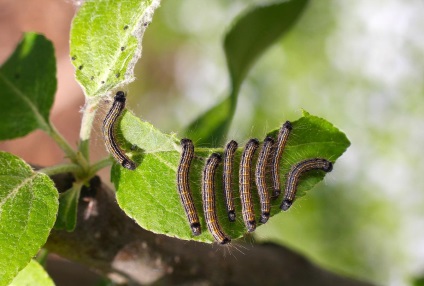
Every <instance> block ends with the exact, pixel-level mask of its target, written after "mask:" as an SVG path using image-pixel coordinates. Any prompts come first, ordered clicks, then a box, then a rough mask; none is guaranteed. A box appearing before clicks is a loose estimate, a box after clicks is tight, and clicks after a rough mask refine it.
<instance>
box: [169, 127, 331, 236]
mask: <svg viewBox="0 0 424 286" xmlns="http://www.w3.org/2000/svg"><path fill="white" fill-rule="evenodd" d="M291 129H292V125H291V123H290V122H289V121H286V122H285V123H284V124H283V126H282V127H281V128H280V131H279V133H278V136H277V140H274V139H273V138H271V137H266V138H265V140H264V142H263V144H262V148H261V150H260V153H259V156H258V160H257V162H256V168H255V169H254V170H255V172H254V174H253V175H254V178H255V184H256V188H257V190H258V195H259V200H260V208H261V215H260V219H259V221H260V222H261V223H262V224H264V223H266V222H267V221H268V219H269V216H270V211H271V199H276V198H278V196H279V194H280V193H281V189H280V185H281V184H280V175H279V168H280V161H281V157H282V154H283V151H284V147H285V145H286V142H287V139H288V137H289V134H290V131H291ZM259 146H260V143H259V141H258V139H255V138H254V139H250V140H249V141H248V142H247V143H246V145H245V147H244V150H243V153H242V155H241V160H240V166H239V194H240V202H241V206H242V216H243V221H244V224H245V226H246V229H247V231H248V232H253V231H254V230H255V229H256V218H255V213H254V210H253V209H254V207H253V201H252V192H251V181H252V170H253V166H252V164H253V157H254V154H255V152H256V150H257V149H258V148H259ZM181 147H182V152H181V159H180V164H179V165H178V171H177V189H178V193H179V195H180V199H181V203H182V205H183V207H184V210H185V212H186V215H187V219H188V221H189V224H190V227H191V229H192V232H193V235H195V236H196V235H199V234H200V233H201V229H200V223H199V218H198V215H197V212H196V208H195V206H194V202H193V197H192V195H191V190H190V184H189V170H190V164H191V161H192V159H193V157H194V145H193V142H192V141H191V140H190V139H187V138H184V139H182V140H181ZM237 147H238V144H237V142H235V141H233V140H232V141H230V142H229V143H228V144H227V145H226V147H225V151H224V156H223V157H224V158H223V161H224V163H223V164H224V166H223V177H222V181H223V189H224V199H225V204H226V208H227V213H228V219H229V221H230V222H234V221H235V218H236V213H235V207H234V202H233V190H232V186H231V182H232V174H233V169H234V167H233V159H234V154H235V152H236V150H237ZM221 161H222V155H221V154H219V153H213V154H211V155H210V157H209V158H208V159H207V161H206V163H205V166H204V168H203V173H202V183H201V185H202V203H203V212H204V215H205V221H206V225H207V227H208V230H209V232H210V233H211V234H212V236H213V238H214V239H215V241H216V242H218V243H219V244H227V243H229V242H230V241H231V238H230V237H228V235H226V234H225V233H224V231H223V230H222V228H221V226H220V224H219V222H218V217H217V214H216V212H217V211H216V200H215V179H216V178H215V173H216V170H217V168H218V166H219V164H220V163H221ZM269 162H271V164H269ZM269 166H270V167H271V174H272V181H273V191H272V196H271V194H270V193H269V190H268V188H267V186H266V173H267V168H268V167H269ZM332 168H333V165H332V163H331V162H330V161H328V160H326V159H322V158H311V159H307V160H303V161H301V162H298V163H296V164H294V165H293V166H292V167H291V168H290V171H289V172H288V174H287V180H286V185H285V190H284V198H283V201H282V203H281V205H280V209H281V210H284V211H286V210H288V209H289V208H290V206H291V205H292V203H293V201H294V199H295V196H296V189H297V185H298V183H299V179H300V177H301V176H302V174H304V173H305V172H308V171H311V170H322V171H324V172H330V171H331V170H332Z"/></svg>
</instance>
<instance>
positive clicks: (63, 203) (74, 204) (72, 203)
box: [54, 183, 82, 231]
mask: <svg viewBox="0 0 424 286" xmlns="http://www.w3.org/2000/svg"><path fill="white" fill-rule="evenodd" d="M81 188H82V184H81V183H74V184H73V185H72V188H71V189H69V190H67V191H66V192H64V193H61V194H60V196H59V212H58V214H57V219H56V223H55V224H54V228H55V229H64V230H66V231H74V229H75V226H76V225H77V211H78V201H79V197H80V193H81Z"/></svg>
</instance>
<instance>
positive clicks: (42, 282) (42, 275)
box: [9, 260, 54, 286]
mask: <svg viewBox="0 0 424 286" xmlns="http://www.w3.org/2000/svg"><path fill="white" fill-rule="evenodd" d="M24 285H28V286H30V285H37V286H54V283H53V280H52V279H51V278H50V277H49V275H48V274H47V272H46V271H45V270H44V268H43V267H42V266H41V265H40V264H39V263H38V262H37V261H35V260H31V262H30V263H29V264H28V265H27V266H26V267H25V268H24V269H23V270H22V271H21V272H19V274H18V276H16V277H15V279H13V282H12V283H11V284H10V285H9V286H24Z"/></svg>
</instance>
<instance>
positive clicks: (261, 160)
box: [255, 137, 274, 223]
mask: <svg viewBox="0 0 424 286" xmlns="http://www.w3.org/2000/svg"><path fill="white" fill-rule="evenodd" d="M273 144H274V139H273V138H271V137H266V138H265V140H264V143H263V145H262V149H261V152H260V153H259V157H258V162H257V163H256V170H255V182H256V188H257V189H258V194H259V200H260V205H261V218H260V220H259V221H260V222H261V223H266V222H267V221H268V218H269V214H270V211H271V199H270V195H269V193H268V189H267V186H266V167H267V165H268V161H269V157H270V155H271V152H272V147H273Z"/></svg>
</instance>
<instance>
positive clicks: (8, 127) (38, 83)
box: [0, 33, 57, 140]
mask: <svg viewBox="0 0 424 286" xmlns="http://www.w3.org/2000/svg"><path fill="white" fill-rule="evenodd" d="M56 85H57V83H56V60H55V56H54V50H53V45H52V43H51V42H50V41H49V40H47V39H46V38H45V37H44V36H42V35H37V34H34V33H26V34H25V35H24V38H23V39H22V41H21V42H20V43H19V45H18V47H17V48H16V50H15V52H14V53H13V54H12V56H11V57H10V58H9V59H8V60H7V62H6V63H5V64H4V65H3V66H2V67H1V68H0V90H1V92H0V106H1V109H2V111H1V114H2V120H1V121H0V139H3V140H4V139H12V138H17V137H21V136H24V135H26V134H28V133H29V132H31V131H34V130H35V129H37V128H40V129H43V130H45V131H46V130H49V126H48V122H49V114H50V109H51V107H52V104H53V99H54V94H55V92H56Z"/></svg>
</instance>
